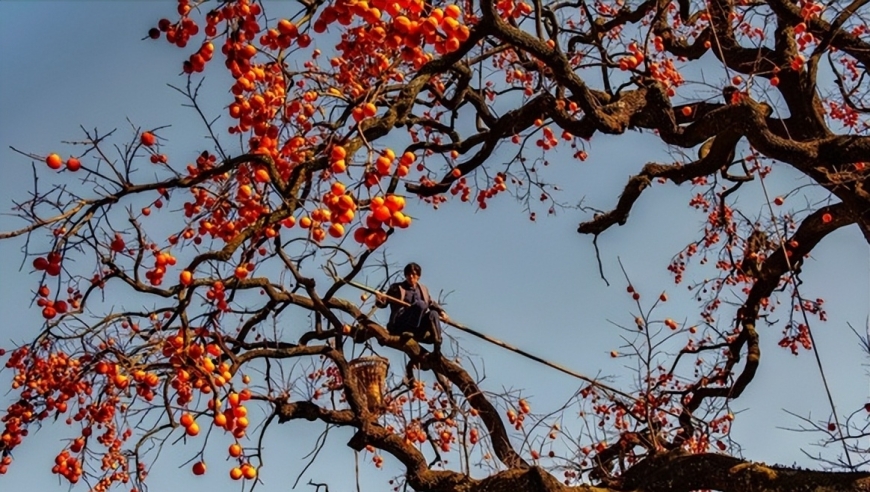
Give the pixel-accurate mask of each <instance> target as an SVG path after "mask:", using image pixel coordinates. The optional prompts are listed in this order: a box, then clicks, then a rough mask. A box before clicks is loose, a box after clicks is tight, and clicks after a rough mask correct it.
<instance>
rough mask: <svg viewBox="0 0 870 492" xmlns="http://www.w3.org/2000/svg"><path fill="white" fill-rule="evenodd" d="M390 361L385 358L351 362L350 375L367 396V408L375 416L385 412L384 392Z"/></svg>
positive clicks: (363, 358)
mask: <svg viewBox="0 0 870 492" xmlns="http://www.w3.org/2000/svg"><path fill="white" fill-rule="evenodd" d="M389 366H390V361H389V360H387V359H386V358H384V357H379V356H374V357H360V358H359V359H354V360H352V361H350V373H351V374H352V375H353V379H354V380H355V381H356V384H357V388H358V389H359V390H360V392H361V393H362V394H363V395H365V400H366V408H368V411H369V412H371V413H374V414H380V413H383V411H384V390H385V388H386V382H387V368H388V367H389Z"/></svg>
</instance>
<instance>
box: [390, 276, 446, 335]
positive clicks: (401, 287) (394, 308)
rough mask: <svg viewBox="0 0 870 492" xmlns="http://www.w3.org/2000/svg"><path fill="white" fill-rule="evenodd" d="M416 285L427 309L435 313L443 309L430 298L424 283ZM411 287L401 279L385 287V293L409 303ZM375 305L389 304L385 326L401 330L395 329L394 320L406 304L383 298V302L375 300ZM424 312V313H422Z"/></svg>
mask: <svg viewBox="0 0 870 492" xmlns="http://www.w3.org/2000/svg"><path fill="white" fill-rule="evenodd" d="M417 287H418V288H419V292H420V295H421V296H422V301H423V303H424V304H425V305H426V306H427V308H428V310H430V311H435V312H437V313H441V312H443V311H444V309H443V308H442V307H441V306H439V305H438V303H437V302H435V301H433V300H432V297H431V296H430V295H429V289H427V288H426V286H425V285H423V284H421V283H420V282H417ZM412 290H413V289H412V287H411V286H410V285H409V284H408V281H407V280H405V281H402V282H399V283H395V284H393V285H391V286H390V288H389V289H387V295H388V296H390V297H395V298H396V299H401V300H403V301H405V302H407V303H409V304H410V303H411V301H412V299H413V292H412ZM375 305H376V306H377V307H379V308H384V307H387V305H389V306H390V321H389V322H388V323H387V328H388V329H390V331H394V330H395V331H402V330H401V329H397V328H399V327H396V326H395V324H396V321H397V320H398V319H399V318H400V317H402V315H403V314H404V313H405V311H406V309H407V308H408V306H403V305H401V304H399V303H398V302H395V301H392V300H390V299H385V300H384V302H375ZM424 314H425V313H424ZM408 328H416V326H413V327H408Z"/></svg>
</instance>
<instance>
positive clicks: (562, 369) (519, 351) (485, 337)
mask: <svg viewBox="0 0 870 492" xmlns="http://www.w3.org/2000/svg"><path fill="white" fill-rule="evenodd" d="M338 280H339V281H341V282H342V283H345V284H347V285H350V286H352V287H356V288H357V289H360V290H363V291H366V292H369V293H372V294H375V295H377V296H382V297H384V298H386V299H388V300H390V301H393V302H395V303H398V304H401V305H403V306H410V304H408V303H407V302H405V301H404V300H402V299H399V298H397V297H393V296H390V295H387V294H385V293H383V292H381V291H379V290H377V289H374V288H372V287H369V286H368V285H363V284H360V283H357V282H354V281H352V280H344V279H341V278H338ZM442 321H443V322H444V323H446V324H448V325H450V326H452V327H454V328H457V329H459V330H462V331H464V332H466V333H468V334H470V335H474V336H476V337H477V338H480V339H482V340H486V341H487V342H489V343H491V344H494V345H498V346H499V347H502V348H505V349H508V350H510V351H511V352H515V353H517V354H520V355H522V356H523V357H526V358H528V359H531V360H533V361H535V362H538V363H540V364H544V365H545V366H547V367H551V368H553V369H555V370H557V371H560V372H563V373H565V374H568V375H569V376H573V377H575V378H577V379H580V380H582V381H586V382H587V383H589V384H592V385H594V386H597V387H599V388H601V389H603V390H606V391H610V392H611V393H614V394H617V395H620V396H623V397H625V398H628V399H630V400H637V397H636V396H632V395H629V394H628V393H625V392H623V391H620V390H618V389H616V388H613V387H611V386H608V385H606V384H604V383H602V382H600V381H597V380H595V379H592V378H590V377H589V376H584V375H583V374H580V373H579V372H576V371H572V370H571V369H568V368H567V367H564V366H561V365H559V364H556V363H554V362H550V361H548V360H546V359H543V358H541V357H538V356H537V355H534V354H530V353H529V352H526V351H525V350H523V349H521V348H518V347H515V346H513V345H511V344H509V343H506V342H503V341H501V340H499V339H497V338H493V337H491V336H489V335H484V334H483V333H480V332H478V331H475V330H472V329H471V328H469V327H467V326H465V325H462V324H459V323H457V322H455V321H453V320H451V319H446V320H442Z"/></svg>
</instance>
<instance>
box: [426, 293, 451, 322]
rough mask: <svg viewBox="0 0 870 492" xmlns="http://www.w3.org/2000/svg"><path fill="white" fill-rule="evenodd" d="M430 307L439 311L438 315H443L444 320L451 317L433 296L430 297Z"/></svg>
mask: <svg viewBox="0 0 870 492" xmlns="http://www.w3.org/2000/svg"><path fill="white" fill-rule="evenodd" d="M429 309H431V310H432V311H435V312H437V313H438V315H439V316H440V317H441V319H443V320H447V319H449V318H450V317H449V316H447V311H445V310H444V308H443V307H441V305H440V304H438V303H437V302H435V300H434V299H432V298H431V297H430V298H429Z"/></svg>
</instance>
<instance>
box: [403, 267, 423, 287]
mask: <svg viewBox="0 0 870 492" xmlns="http://www.w3.org/2000/svg"><path fill="white" fill-rule="evenodd" d="M422 273H423V269H422V268H420V265H418V264H416V263H408V264H407V265H405V280H407V281H408V283H409V284H411V287H416V285H417V282H418V281H419V280H420V274H422Z"/></svg>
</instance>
